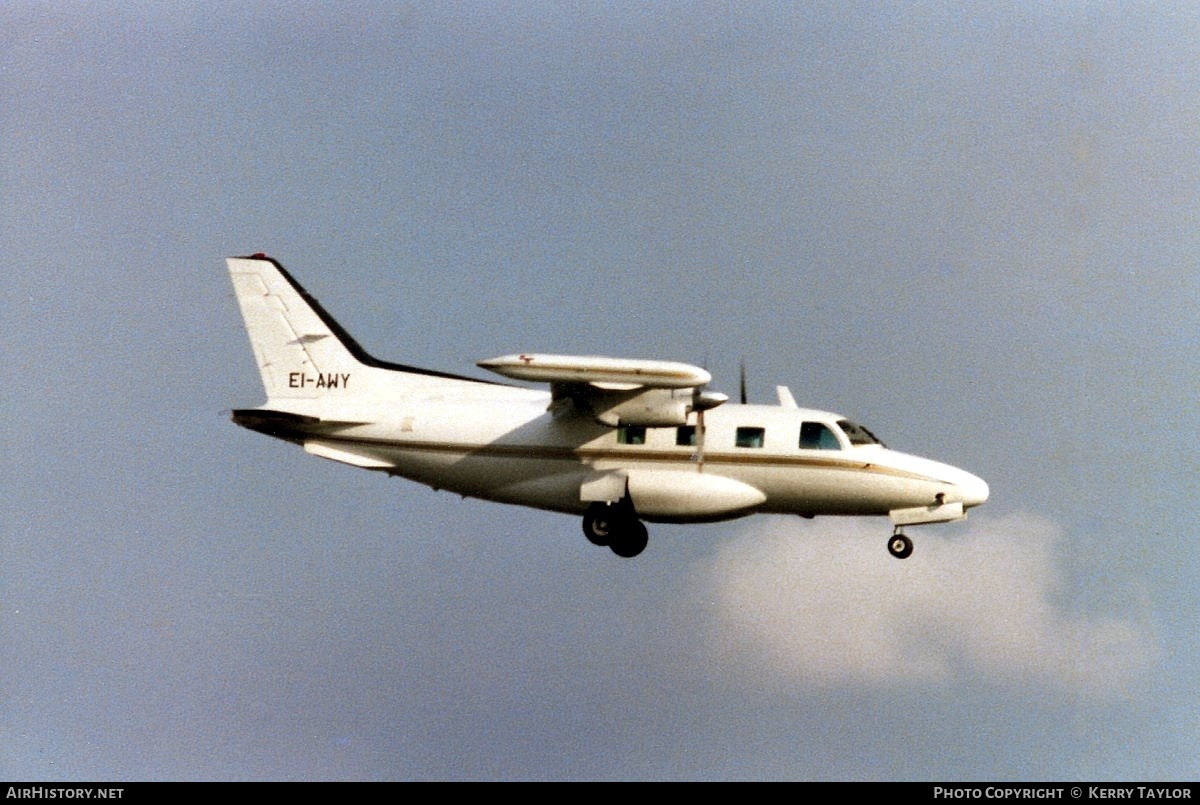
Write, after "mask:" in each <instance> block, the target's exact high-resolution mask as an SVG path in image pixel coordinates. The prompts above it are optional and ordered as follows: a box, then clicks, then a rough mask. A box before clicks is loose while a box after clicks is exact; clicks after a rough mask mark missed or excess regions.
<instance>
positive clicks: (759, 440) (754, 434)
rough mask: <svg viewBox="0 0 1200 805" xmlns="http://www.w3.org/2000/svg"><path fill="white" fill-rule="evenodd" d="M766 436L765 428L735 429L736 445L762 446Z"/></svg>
mask: <svg viewBox="0 0 1200 805" xmlns="http://www.w3.org/2000/svg"><path fill="white" fill-rule="evenodd" d="M765 437H766V429H765V428H738V429H737V446H738V447H762V446H763V440H764V438H765Z"/></svg>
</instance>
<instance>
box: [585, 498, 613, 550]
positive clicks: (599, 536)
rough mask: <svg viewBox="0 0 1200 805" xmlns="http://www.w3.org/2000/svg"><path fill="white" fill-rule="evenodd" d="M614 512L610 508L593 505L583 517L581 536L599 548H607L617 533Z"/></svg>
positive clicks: (603, 505) (604, 505)
mask: <svg viewBox="0 0 1200 805" xmlns="http://www.w3.org/2000/svg"><path fill="white" fill-rule="evenodd" d="M617 530H618V529H617V525H616V512H614V511H613V507H612V506H608V505H606V504H604V503H593V504H592V505H590V506H588V508H587V511H586V512H585V513H584V515H583V535H584V536H585V537H587V541H588V542H590V543H592V544H593V545H599V546H600V547H601V548H606V547H608V545H609V543H610V542H611V541H612V539H613V534H614V532H615V531H617Z"/></svg>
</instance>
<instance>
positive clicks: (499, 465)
mask: <svg viewBox="0 0 1200 805" xmlns="http://www.w3.org/2000/svg"><path fill="white" fill-rule="evenodd" d="M227 262H228V264H229V273H230V276H231V277H232V279H233V287H234V289H235V291H236V293H237V298H238V303H239V304H240V306H241V310H242V315H243V317H244V318H245V320H246V329H247V330H248V331H249V334H250V343H251V346H253V348H254V357H255V359H256V360H257V362H258V367H259V370H260V371H261V373H262V381H263V386H265V388H266V392H267V402H266V404H265V405H263V406H260V407H258V408H246V409H239V410H235V411H234V412H233V421H234V422H236V423H237V424H239V425H242V426H243V427H246V428H249V429H251V430H256V431H258V432H260V433H265V434H267V435H268V436H274V437H276V438H279V439H285V440H287V441H289V442H294V443H296V444H299V445H301V446H303V447H304V450H305V451H306V452H308V453H312V454H313V455H315V456H321V457H322V458H328V459H332V460H334V461H340V462H342V463H343V464H349V465H351V466H354V467H362V468H364V469H368V470H378V471H380V472H386V473H388V474H389V475H400V476H403V477H405V478H409V479H411V480H414V481H418V482H420V483H423V484H427V485H429V486H431V487H433V488H434V489H447V490H451V491H454V492H457V493H459V494H462V495H464V496H470V497H477V498H483V499H486V500H493V501H498V502H500V503H515V504H519V505H522V506H532V507H534V508H538V509H549V510H551V511H559V512H567V513H571V514H579V515H582V516H583V533H584V534H585V535H586V536H587V538H588V539H589V540H590V541H591V542H593V543H594V544H596V545H602V546H607V547H609V548H610V549H612V551H613V553H615V554H617V555H618V556H625V557H632V556H637V555H638V554H639V553H641V552H642V550H643V549H644V548H645V547H646V541H647V532H646V527H645V526H644V525H643V524H642V521H643V520H649V521H652V522H674V523H699V522H710V521H716V520H727V519H732V518H735V517H742V516H745V515H747V514H753V513H755V512H772V513H788V514H798V515H801V516H802V517H814V516H816V515H818V514H822V515H825V514H829V515H834V514H840V515H889V516H890V517H891V521H892V523H894V525H895V528H894V530H893V533H892V536H891V537H890V538H889V540H888V550H889V551H890V552H891V553H892V555H893V556H896V557H898V558H901V559H903V558H905V557H907V556H908V555H909V554H911V553H912V541H911V540H909V538H908V537H906V536H905V535H904V534H903V533H902V532H901V527H902V526H906V525H915V524H918V523H941V522H948V521H951V520H960V519H962V518H964V517H966V510H967V509H968V508H970V507H972V506H978V505H979V504H980V503H983V502H984V501H985V500H987V497H988V487H987V484H986V483H984V482H983V481H982V480H980V479H979V478H976V477H975V476H974V475H971V474H970V473H967V472H964V471H963V470H960V469H957V468H955V467H951V466H948V465H946V464H939V463H937V462H935V461H930V460H928V459H924V458H917V457H916V456H910V455H905V454H903V453H898V452H896V451H894V450H889V449H887V448H886V447H885V446H884V445H883V444H881V443H880V441H879V440H878V439H876V438H875V436H874V435H873V434H872V433H871V432H870V431H869V430H867V429H866V428H864V427H862V426H860V425H856V424H854V423H853V422H851V421H849V420H847V419H845V418H843V417H841V416H839V415H837V414H832V413H829V412H827V411H816V410H811V409H807V408H800V407H798V406H797V405H796V402H795V400H794V399H793V398H792V394H791V392H790V391H788V390H787V388H785V387H783V386H780V387H779V389H778V394H779V404H778V405H746V404H744V401H743V404H742V405H737V404H733V403H728V404H726V403H727V400H728V398H727V397H726V396H725V395H724V394H718V393H715V392H712V391H707V390H705V384H707V383H708V382H709V380H711V376H710V375H709V373H708V372H706V371H704V370H703V369H700V368H697V367H695V366H690V365H688V364H683V363H670V362H666V361H648V360H623V359H615V358H600V357H577V356H568V355H543V354H533V353H529V354H521V355H506V356H504V357H500V358H493V359H491V360H486V361H479V364H478V365H479V366H481V367H483V368H485V369H489V370H491V371H493V372H496V373H498V374H500V375H504V376H505V377H508V378H513V379H515V380H526V381H535V382H538V383H549V384H550V390H549V391H548V392H547V391H543V390H540V389H531V388H525V387H521V386H515V385H511V384H505V383H497V382H491V381H486V380H479V379H476V378H470V377H463V376H459V375H453V374H446V373H443V372H434V371H429V370H426V369H418V368H415V367H412V366H402V365H400V364H394V363H385V362H384V361H380V360H378V359H376V358H373V357H371V356H370V355H368V354H367V353H366V352H365V351H364V350H363V349H362V347H360V346H359V345H358V343H357V342H356V341H355V340H354V339H353V338H351V337H350V335H349V334H348V333H347V332H346V331H345V330H343V329H342V327H341V326H340V325H339V324H338V323H337V322H336V321H334V319H333V317H332V316H330V315H329V314H328V313H327V312H326V311H325V309H324V308H322V307H321V305H320V304H319V303H318V302H317V300H316V299H314V298H313V297H312V296H310V295H309V294H308V293H307V292H306V291H305V290H304V289H303V288H301V287H300V285H299V283H297V282H296V280H294V279H293V278H292V277H291V275H289V274H288V273H287V272H286V271H285V270H284V269H283V267H282V266H281V265H280V264H279V263H277V262H276V261H275V260H272V259H271V258H269V257H267V256H265V255H262V254H256V255H254V256H252V257H237V258H230V259H229V260H228V261H227Z"/></svg>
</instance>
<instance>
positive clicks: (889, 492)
mask: <svg viewBox="0 0 1200 805" xmlns="http://www.w3.org/2000/svg"><path fill="white" fill-rule="evenodd" d="M442 382H443V383H445V385H444V386H442V384H441V383H438V384H437V386H441V388H429V389H427V391H426V393H422V394H416V395H405V396H404V397H403V398H400V399H392V400H391V401H389V403H388V404H387V405H386V406H379V407H375V406H371V407H372V408H374V409H375V410H373V411H365V410H362V411H358V412H356V413H355V416H354V417H353V418H354V419H356V420H358V421H361V422H364V423H366V424H362V425H351V426H347V427H345V428H344V429H338V430H337V432H335V433H328V434H323V435H321V436H319V437H316V438H313V439H310V440H308V441H307V442H306V447H307V449H308V450H309V452H312V453H314V454H316V455H323V456H325V457H327V458H334V459H335V460H343V461H346V458H347V457H349V458H350V459H351V460H349V461H346V463H351V464H356V465H358V466H364V467H370V466H372V464H371V463H370V460H371V459H377V460H378V463H377V464H376V465H374V466H375V467H376V468H379V469H386V470H387V471H388V472H389V473H391V474H395V475H400V476H403V477H405V478H409V479H411V480H414V481H418V482H421V483H424V484H428V485H429V486H432V487H434V488H438V489H446V490H450V491H453V492H457V493H459V494H462V495H467V496H470V497H478V498H484V499H487V500H495V501H500V502H504V503H515V504H520V505H525V506H532V507H535V508H541V509H550V510H554V511H562V512H571V513H579V512H582V511H584V509H585V508H586V507H587V504H588V501H587V500H585V499H583V498H581V495H580V489H581V485H582V484H584V483H585V482H586V481H587V479H589V478H595V477H598V476H602V475H603V474H605V473H610V472H619V473H623V474H625V475H629V476H632V477H633V478H634V479H635V480H637V481H638V483H639V484H640V488H641V489H644V490H645V491H644V492H643V493H642V495H641V497H642V500H640V501H639V500H638V498H637V496H636V495H635V498H634V503H635V505H636V506H637V510H638V513H639V515H641V516H642V517H643V518H644V519H647V520H673V521H681V522H683V521H704V520H715V519H725V518H728V517H737V516H741V515H744V514H749V513H752V512H774V513H794V514H801V515H806V516H813V515H817V514H822V515H825V514H836V515H886V514H888V513H889V512H891V511H894V510H897V509H904V508H909V507H918V506H925V505H932V504H933V503H934V502H935V501H936V500H937V499H938V497H937V496H938V495H942V496H943V500H944V501H947V502H955V501H960V502H961V503H962V504H963V507H964V508H966V507H970V506H974V505H978V504H979V503H982V502H983V500H985V499H986V497H987V486H986V484H984V482H983V481H982V480H980V479H978V478H976V477H975V476H973V475H970V474H969V473H967V472H964V471H963V470H960V469H957V468H955V467H951V466H949V465H946V464H940V463H937V462H934V461H929V460H927V459H922V458H918V457H916V456H911V455H906V454H904V453H899V452H896V451H894V450H889V449H887V448H885V447H883V446H882V445H879V444H864V445H851V444H850V443H849V440H848V439H847V438H846V437H845V434H844V433H842V432H841V430H840V429H839V428H838V426H837V424H836V423H837V422H838V421H839V420H840V419H841V418H840V417H838V416H837V415H835V414H832V413H829V412H825V411H816V410H812V409H792V408H784V407H780V406H765V405H735V404H726V405H724V406H722V407H720V408H717V409H714V410H712V411H709V412H707V413H706V414H705V416H704V420H705V421H704V430H703V435H702V437H701V436H700V435H699V434H697V435H696V437H695V439H694V441H695V442H699V441H701V439H702V441H703V444H702V445H701V444H699V443H694V444H693V443H688V444H679V443H678V442H679V441H681V439H680V432H679V429H678V428H674V427H650V428H643V429H634V432H633V434H632V435H633V436H634V438H633V439H632V440H630V432H629V430H626V429H620V428H611V427H606V426H604V425H601V424H598V423H595V422H593V421H590V420H588V419H585V418H582V417H579V416H572V415H557V416H556V414H555V412H554V411H553V410H551V408H550V403H551V396H550V394H549V393H548V392H543V391H538V390H532V389H523V388H516V387H508V386H499V385H491V384H458V383H456V382H455V381H442ZM345 414H346V412H345V411H339V412H338V416H337V417H336V418H338V419H345V418H346V416H345ZM695 420H696V415H695V414H693V415H692V416H691V418H690V420H689V421H690V423H692V427H694V426H695ZM802 422H819V423H822V424H825V425H826V426H827V427H829V428H830V429H831V431H832V432H833V433H835V434H836V435H837V437H838V444H837V446H836V449H830V448H828V447H827V448H825V449H805V448H802V447H800V446H799V439H800V429H801V423H802ZM739 428H742V429H747V428H749V429H755V430H756V429H761V439H756V440H755V442H754V444H753V445H745V446H739V445H738V429H739ZM685 435H686V434H685ZM755 435H757V434H755ZM719 479H729V480H730V481H732V482H736V483H737V484H739V485H744V486H745V487H749V488H750V489H752V490H757V491H758V492H760V493H761V500H758V499H756V497H755V496H751V497H739V496H738V495H737V494H735V493H734V491H733V490H732V489H731V491H730V493H729V494H730V495H731V496H730V498H729V504H728V505H721V504H720V502H719V500H718V502H717V503H716V504H712V505H708V506H706V505H704V503H705V499H706V498H707V499H712V498H720V496H721V494H722V492H723V491H724V488H723V487H720V486H719V485H717V486H714V484H715V483H717V482H718V481H719ZM656 481H661V483H656ZM736 489H741V486H738V487H736Z"/></svg>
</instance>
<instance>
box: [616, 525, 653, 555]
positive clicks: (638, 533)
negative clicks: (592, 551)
mask: <svg viewBox="0 0 1200 805" xmlns="http://www.w3.org/2000/svg"><path fill="white" fill-rule="evenodd" d="M648 542H650V532H648V531H647V530H646V526H645V525H644V524H643V523H642V521H641V520H630V521H629V522H628V523H625V524H623V527H622V528H621V529H620V530H619V531H618V532H617V533H616V534H614V535H613V540H612V543H611V544H610V545H609V546H608V547H609V548H610V549H611V550H612V552H613V553H615V554H616V555H617V556H620V557H622V558H623V559H632V558H633V557H635V556H637V555H638V554H640V553H641V552H642V551H644V550H646V544H647V543H648Z"/></svg>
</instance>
